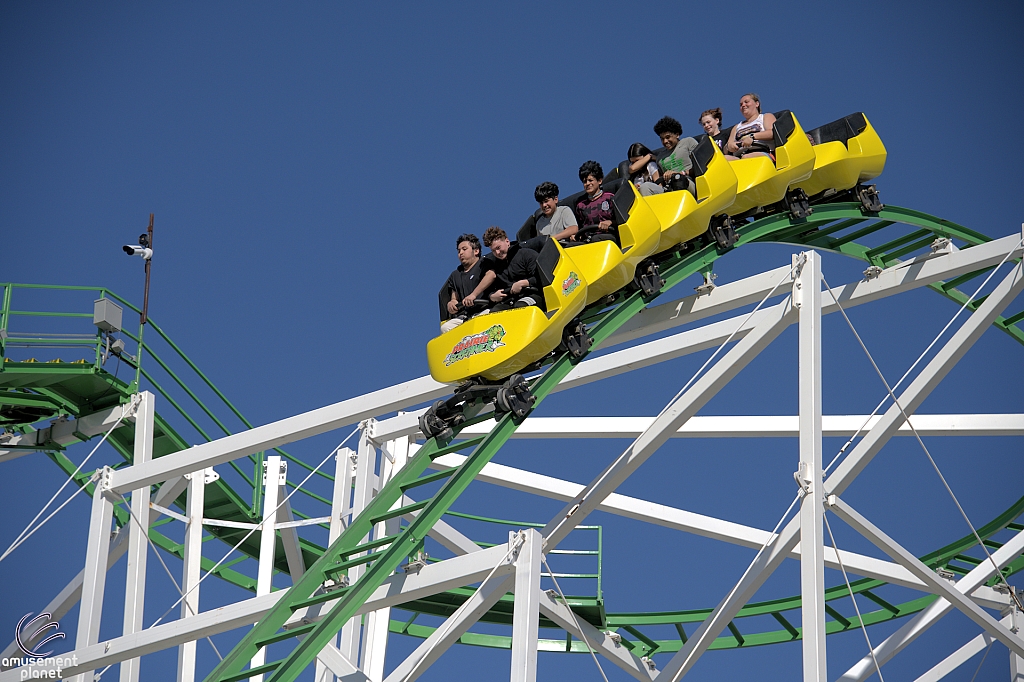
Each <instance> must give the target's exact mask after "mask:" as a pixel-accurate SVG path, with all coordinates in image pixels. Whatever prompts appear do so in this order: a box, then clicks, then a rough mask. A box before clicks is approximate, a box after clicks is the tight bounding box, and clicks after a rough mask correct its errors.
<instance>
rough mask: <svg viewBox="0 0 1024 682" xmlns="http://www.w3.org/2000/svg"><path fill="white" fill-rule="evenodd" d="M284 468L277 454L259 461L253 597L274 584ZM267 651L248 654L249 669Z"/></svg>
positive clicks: (252, 681)
mask: <svg viewBox="0 0 1024 682" xmlns="http://www.w3.org/2000/svg"><path fill="white" fill-rule="evenodd" d="M285 472H286V469H285V467H284V463H283V462H282V461H281V455H269V456H268V457H267V458H266V459H265V460H263V519H262V521H263V527H262V528H261V529H260V558H259V566H258V567H257V568H256V596H257V597H259V596H262V595H264V594H270V591H271V588H273V586H274V562H275V560H276V557H275V556H274V555H275V553H276V550H277V517H278V513H279V510H278V507H279V506H280V504H281V503H280V498H279V497H278V495H279V494H280V491H281V490H282V489H283V488H284V487H285V480H286V478H285V476H286V473H285ZM266 656H267V650H266V648H261V649H260V650H259V651H257V652H256V655H254V656H253V657H252V661H251V662H250V663H249V667H250V668H256V667H258V666H261V665H263V664H264V663H266ZM249 682H263V675H253V676H252V677H250V678H249Z"/></svg>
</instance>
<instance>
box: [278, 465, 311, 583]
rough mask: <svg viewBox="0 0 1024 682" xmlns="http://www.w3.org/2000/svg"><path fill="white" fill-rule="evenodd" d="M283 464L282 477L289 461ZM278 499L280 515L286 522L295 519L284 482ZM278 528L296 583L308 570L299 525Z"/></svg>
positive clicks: (293, 580)
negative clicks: (300, 541)
mask: <svg viewBox="0 0 1024 682" xmlns="http://www.w3.org/2000/svg"><path fill="white" fill-rule="evenodd" d="M281 466H282V467H283V469H282V472H281V474H282V475H281V478H282V479H284V478H285V475H287V473H288V462H281ZM277 499H279V500H281V501H282V503H281V510H280V511H279V512H278V516H280V517H281V518H282V519H284V520H285V522H286V523H287V522H290V521H295V520H296V519H295V515H294V514H293V513H292V503H291V500H289V499H288V488H287V487H286V486H285V484H284V483H282V484H281V486H280V487H279V488H278V491H277ZM278 530H279V532H280V533H281V544H282V545H283V546H284V557H285V560H286V561H287V562H288V574H289V575H291V578H292V584H295V583H296V582H298V581H299V578H301V577H302V574H303V573H305V572H306V561H305V559H303V558H302V545H301V544H300V543H299V531H298V527H297V526H283V527H282V526H281V525H280V524H279V526H278Z"/></svg>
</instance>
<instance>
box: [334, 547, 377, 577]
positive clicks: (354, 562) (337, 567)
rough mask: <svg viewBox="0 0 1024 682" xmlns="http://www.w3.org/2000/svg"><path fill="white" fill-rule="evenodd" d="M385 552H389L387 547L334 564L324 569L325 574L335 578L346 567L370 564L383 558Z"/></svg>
mask: <svg viewBox="0 0 1024 682" xmlns="http://www.w3.org/2000/svg"><path fill="white" fill-rule="evenodd" d="M384 554H387V550H386V549H382V550H381V551H379V552H372V553H370V554H365V555H363V556H357V557H355V558H354V559H347V560H345V561H342V562H341V563H339V564H334V565H333V566H330V567H328V568H327V569H326V570H325V571H324V575H325V576H327V577H328V578H333V577H334V576H336V575H337V574H339V573H341V572H342V571H344V570H345V569H346V568H352V567H353V566H362V565H363V564H368V563H370V562H371V561H376V560H377V559H379V558H381V556H383V555H384Z"/></svg>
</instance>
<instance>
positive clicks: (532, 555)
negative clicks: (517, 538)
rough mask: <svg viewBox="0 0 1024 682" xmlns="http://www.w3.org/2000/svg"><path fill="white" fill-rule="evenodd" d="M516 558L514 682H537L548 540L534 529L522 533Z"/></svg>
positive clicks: (513, 637) (513, 630)
mask: <svg viewBox="0 0 1024 682" xmlns="http://www.w3.org/2000/svg"><path fill="white" fill-rule="evenodd" d="M522 534H523V544H522V546H521V547H520V548H519V556H518V557H516V592H515V595H516V598H515V606H514V609H515V610H514V612H513V614H512V676H511V678H510V679H511V682H536V680H537V636H538V628H539V625H538V618H539V616H540V594H541V592H540V565H541V545H542V543H543V542H544V537H543V536H542V535H541V534H540V533H538V532H537V531H536V530H534V529H533V528H530V529H528V530H525V531H522Z"/></svg>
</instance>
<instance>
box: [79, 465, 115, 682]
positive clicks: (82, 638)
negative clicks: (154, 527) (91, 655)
mask: <svg viewBox="0 0 1024 682" xmlns="http://www.w3.org/2000/svg"><path fill="white" fill-rule="evenodd" d="M112 473H113V469H111V468H110V467H103V469H102V470H101V471H100V474H99V479H98V480H97V481H96V489H95V491H94V492H93V495H92V511H91V512H90V515H89V539H88V544H87V545H86V550H85V572H84V574H83V577H82V605H81V608H80V611H79V616H78V635H77V637H76V638H75V649H84V648H85V647H87V646H90V645H93V644H96V643H97V642H98V641H99V638H100V620H101V618H102V616H103V589H104V587H105V586H106V580H107V552H108V551H109V549H110V524H111V521H113V518H114V504H113V502H111V500H110V498H109V497H108V496H109V495H110V492H109V491H110V476H111V474H112ZM93 679H94V677H93V673H92V671H88V672H83V673H82V674H80V675H77V676H76V677H75V682H92V681H93Z"/></svg>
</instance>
